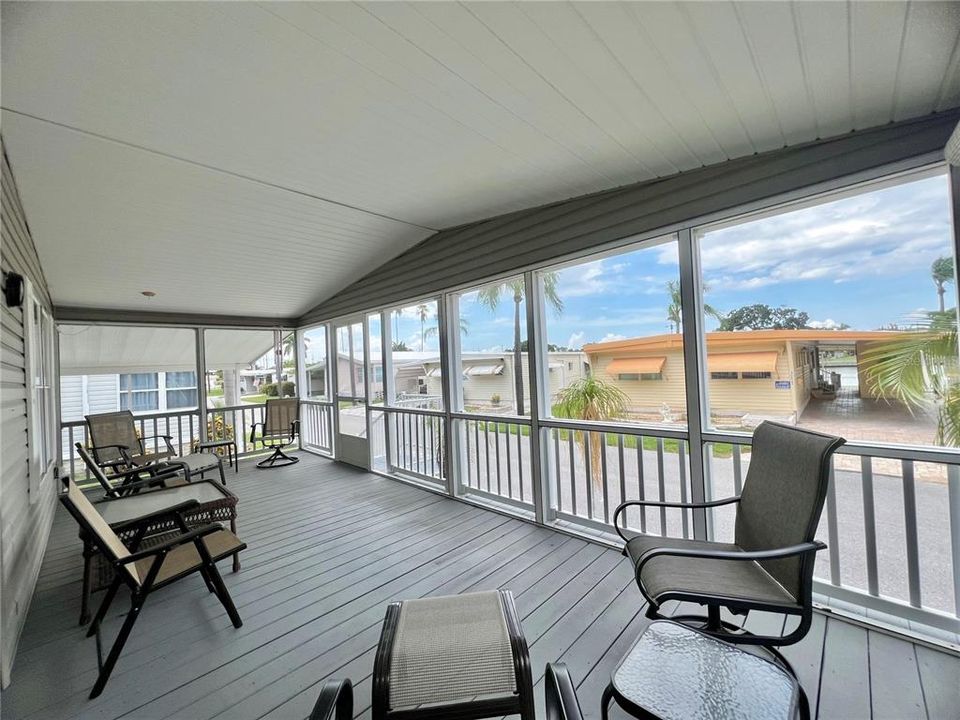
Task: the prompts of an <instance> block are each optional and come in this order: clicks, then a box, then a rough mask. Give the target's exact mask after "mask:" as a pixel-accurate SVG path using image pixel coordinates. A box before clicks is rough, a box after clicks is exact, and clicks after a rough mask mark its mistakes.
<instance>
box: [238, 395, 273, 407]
mask: <svg viewBox="0 0 960 720" xmlns="http://www.w3.org/2000/svg"><path fill="white" fill-rule="evenodd" d="M266 401H267V396H266V395H242V396H241V397H240V402H244V403H249V404H250V405H262V404H263V403H265V402H266Z"/></svg>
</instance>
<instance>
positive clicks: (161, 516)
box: [110, 500, 200, 532]
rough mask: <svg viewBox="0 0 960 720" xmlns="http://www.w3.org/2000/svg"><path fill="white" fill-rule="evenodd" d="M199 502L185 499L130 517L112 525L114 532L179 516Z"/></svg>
mask: <svg viewBox="0 0 960 720" xmlns="http://www.w3.org/2000/svg"><path fill="white" fill-rule="evenodd" d="M199 504H200V501H199V500H185V501H184V502H182V503H177V504H176V505H171V506H170V507H166V508H163V509H162V510H157V511H156V512H152V513H147V514H146V515H141V516H140V517H135V518H130V519H129V520H123V521H121V522H117V523H113V524H112V525H110V527H111V528H113V530H114V532H122V531H124V530H129V529H130V528H135V527H140V526H141V525H147V524H149V523H155V522H160V521H161V520H165V519H167V518H169V517H174V518H176V517H179V516H180V515H182V514H183V513H185V512H186V511H188V510H192V509H193V508H195V507H197V506H198V505H199Z"/></svg>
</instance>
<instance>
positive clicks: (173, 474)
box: [75, 443, 187, 499]
mask: <svg viewBox="0 0 960 720" xmlns="http://www.w3.org/2000/svg"><path fill="white" fill-rule="evenodd" d="M75 447H76V450H77V454H78V455H79V456H80V459H81V460H83V464H84V465H86V466H87V470H89V471H90V474H91V475H93V477H94V479H95V480H96V481H97V482H98V483H100V486H101V487H102V488H103V490H104V492H105V493H106V497H108V498H111V499H116V498H122V497H126V496H128V495H131V494H134V493H138V492H140V491H141V490H142V489H144V488H150V487H173V486H175V485H182V484H184V483H186V482H187V480H186V478H184V477H183V476H182V475H181V468H180V466H179V465H168V464H165V463H159V464H156V465H147V466H146V467H132V468H129V469H128V470H117V471H116V472H114V473H113V474H112V475H107V474H106V473H105V472H104V471H103V467H101V466H100V465H99V464H97V461H96V460H94V458H93V456H92V455H91V454H90V452H89V451H88V450H87V449H86V448H85V447H84V446H83V443H76V445H75ZM117 481H119V482H117Z"/></svg>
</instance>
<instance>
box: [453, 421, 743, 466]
mask: <svg viewBox="0 0 960 720" xmlns="http://www.w3.org/2000/svg"><path fill="white" fill-rule="evenodd" d="M470 422H472V423H475V424H476V426H477V428H478V429H479V431H480V432H484V431H487V432H494V431H496V432H499V433H501V434H504V435H506V434H509V435H516V434H518V433H519V434H520V435H522V436H523V437H529V435H530V428H529V426H527V425H517V424H514V423H506V422H494V421H489V420H475V421H474V420H471V421H470ZM557 432H559V433H560V442H562V443H565V442H567V441H568V440H569V437H570V433H571V432H576V431H572V430H563V429H561V430H558V431H557ZM604 437H605V440H606V444H607V447H617V438H618V437H619V434H618V433H604ZM622 437H623V447H624V449H625V450H626V449H629V450H636V448H637V444H638V442H640V441H642V443H643V449H644V450H648V451H650V452H653V451H655V450H656V449H657V438H656V437H650V436H648V435H642V436H638V435H628V434H626V433H624V434H623V435H622ZM574 439H575V440H578V441H579V438H578V437H576V435H575V436H574ZM681 442H683V441H682V440H675V439H674V438H663V451H664V452H665V453H670V454H673V455H676V454H678V453H679V452H680V443H681ZM685 444H686V443H684V445H685ZM711 447H712V449H713V457H715V458H719V459H725V458H729V457H733V445H731V444H730V443H713V444H712V446H711ZM741 452H742V453H749V452H750V446H749V445H746V446H742V447H741Z"/></svg>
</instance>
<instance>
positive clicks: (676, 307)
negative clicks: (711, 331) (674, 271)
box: [667, 280, 723, 333]
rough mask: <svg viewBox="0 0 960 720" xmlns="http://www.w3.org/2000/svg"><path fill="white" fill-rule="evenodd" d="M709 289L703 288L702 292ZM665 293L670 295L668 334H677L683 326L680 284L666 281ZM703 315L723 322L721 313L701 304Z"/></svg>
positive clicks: (674, 281)
mask: <svg viewBox="0 0 960 720" xmlns="http://www.w3.org/2000/svg"><path fill="white" fill-rule="evenodd" d="M709 289H710V288H709V287H707V286H706V285H704V286H703V292H707V291H708V290H709ZM667 293H668V294H669V295H670V304H669V305H667V322H668V323H670V332H673V333H679V332H680V331H681V330H682V326H683V315H682V311H681V301H680V282H679V281H678V280H668V281H667ZM703 314H704V315H709V316H710V317H712V318H716V319H717V320H723V313H722V312H720V311H719V310H717V309H716V308H714V307H713V306H711V305H708V304H707V303H704V304H703Z"/></svg>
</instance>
